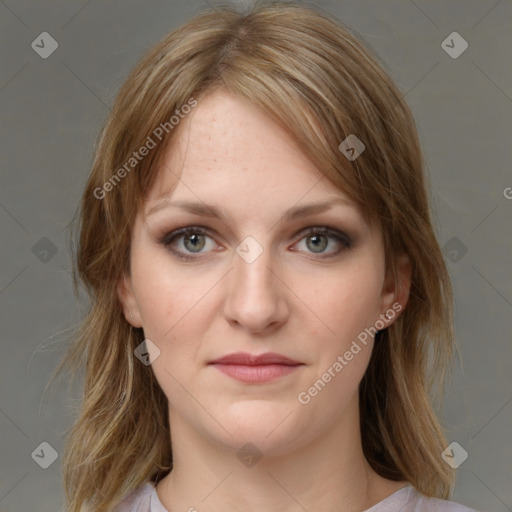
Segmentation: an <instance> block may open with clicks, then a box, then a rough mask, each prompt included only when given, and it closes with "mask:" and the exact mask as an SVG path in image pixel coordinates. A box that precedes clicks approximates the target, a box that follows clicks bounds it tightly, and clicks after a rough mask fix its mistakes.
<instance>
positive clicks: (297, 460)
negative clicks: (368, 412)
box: [157, 395, 406, 512]
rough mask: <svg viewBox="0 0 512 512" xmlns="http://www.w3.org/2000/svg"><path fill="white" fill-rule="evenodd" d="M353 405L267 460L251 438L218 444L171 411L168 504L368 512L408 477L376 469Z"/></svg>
mask: <svg viewBox="0 0 512 512" xmlns="http://www.w3.org/2000/svg"><path fill="white" fill-rule="evenodd" d="M356 398H357V395H356ZM347 409H348V410H346V411H345V413H346V414H343V415H342V416H340V418H339V421H338V422H337V423H336V424H335V426H334V428H333V429H332V430H330V431H328V432H325V433H322V435H317V437H316V438H315V439H313V440H312V441H310V442H307V443H305V444H302V445H301V446H297V447H296V448H295V449H293V450H290V451H287V452H286V453H281V454H276V452H275V451H274V452H272V453H263V454H261V457H260V458H258V455H260V453H259V452H258V454H256V453H255V452H254V451H252V453H251V449H249V450H248V451H247V452H246V453H241V452H240V447H241V446H243V445H244V444H245V443H243V442H242V443H240V444H239V445H237V446H225V445H220V444H217V443H215V442H212V440H211V438H210V439H209V438H207V437H205V436H204V435H202V434H201V433H199V432H197V431H196V430H194V429H191V428H190V426H189V425H188V424H186V423H185V422H184V421H183V419H182V418H180V417H179V416H177V415H176V414H173V411H171V414H170V420H171V422H170V426H171V432H172V436H173V440H175V441H176V442H173V469H172V471H171V473H169V474H168V475H167V476H166V477H165V478H164V479H163V480H161V481H160V482H159V483H158V484H157V492H158V496H159V498H160V501H161V502H162V504H163V505H164V506H165V507H166V508H167V509H168V510H169V511H170V512H174V511H178V510H187V511H190V512H194V511H195V510H196V511H198V512H200V511H202V510H206V509H207V510H208V511H209V512H221V511H222V512H226V511H235V510H244V511H246V512H253V511H260V510H265V511H268V512H288V511H290V512H291V511H292V510H293V511H297V510H299V508H302V509H303V510H322V511H325V512H335V511H336V512H340V511H347V512H349V511H350V512H356V511H357V512H361V511H364V510H366V509H367V508H370V507H371V506H373V505H374V504H375V503H378V502H379V501H381V500H383V499H384V498H385V497H387V496H389V495H390V494H392V493H393V492H395V491H396V490H398V489H399V488H401V487H403V486H404V485H405V484H406V482H391V481H389V480H386V479H384V478H382V477H380V476H379V475H377V474H376V473H375V472H374V471H373V470H372V468H371V467H370V465H369V464H368V462H367V461H366V459H365V457H364V455H363V452H362V448H361V439H360V433H359V410H358V408H357V402H356V403H355V407H351V408H350V407H349V408H347ZM349 411H352V412H349ZM244 455H245V456H244ZM240 459H242V460H240Z"/></svg>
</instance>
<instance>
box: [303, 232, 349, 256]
mask: <svg viewBox="0 0 512 512" xmlns="http://www.w3.org/2000/svg"><path fill="white" fill-rule="evenodd" d="M332 240H334V243H331V244H330V242H331V241H332ZM298 245H299V246H302V247H304V246H305V247H306V250H307V251H311V252H312V253H314V254H324V253H325V252H326V251H325V250H326V248H327V247H329V245H331V246H332V245H334V246H336V245H338V246H340V245H341V246H342V247H341V249H338V250H336V248H334V250H331V251H329V255H332V254H333V253H334V254H337V253H338V252H340V251H341V250H343V248H349V247H350V246H351V240H350V238H349V237H348V236H347V235H345V234H344V233H338V232H337V231H335V230H332V229H330V228H313V229H310V230H309V231H308V232H307V233H306V236H304V237H303V238H301V240H300V242H299V244H298Z"/></svg>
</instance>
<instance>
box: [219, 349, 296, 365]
mask: <svg viewBox="0 0 512 512" xmlns="http://www.w3.org/2000/svg"><path fill="white" fill-rule="evenodd" d="M214 363H218V364H240V365H247V366H258V365H264V364H285V365H289V366H292V365H298V364H303V363H301V362H300V361H295V360H293V359H290V358H289V357H286V356H283V355H281V354H276V353H274V352H266V353H264V354H259V355H253V354H249V353H247V352H236V353H233V354H228V355H226V356H223V357H220V358H219V359H215V360H214V361H210V363H209V364H214Z"/></svg>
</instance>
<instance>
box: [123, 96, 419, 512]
mask: <svg viewBox="0 0 512 512" xmlns="http://www.w3.org/2000/svg"><path fill="white" fill-rule="evenodd" d="M179 128H180V130H179V131H178V132H177V133H176V134H175V137H174V138H173V140H172V142H171V144H170V146H169V147H168V148H167V151H166V154H165V159H164V162H163V165H162V168H161V169H159V172H158V176H157V180H156V181H155V184H154V186H153V187H152V189H151V191H150V193H149V195H148V197H147V202H146V208H145V210H144V212H139V214H138V216H137V219H136V222H135V225H134V229H133V234H132V244H131V249H130V250H131V267H130V274H129V275H125V276H123V278H122V280H121V281H120V282H119V286H118V295H119V299H120V301H121V303H122V305H123V308H124V313H125V317H126V319H127V321H128V322H130V323H131V324H132V325H133V326H135V327H143V329H144V334H145V337H146V338H149V339H150V340H151V341H152V342H153V343H154V344H155V345H156V346H157V347H158V348H159V350H160V355H159V356H158V357H157V358H156V359H155V360H154V362H153V363H152V370H153V372H154V374H155V376H156V379H157V380H158V383H159V385H160V386H161V388H162V390H163V391H164V393H165V395H166V396H167V398H168V400H169V408H170V412H169V421H170V427H171V432H172V439H171V442H172V449H173V456H174V467H173V470H172V471H171V473H169V475H167V476H166V477H165V478H164V479H162V480H161V481H160V482H158V484H157V494H158V496H159V498H160V501H161V502H162V504H163V505H164V506H165V507H166V508H167V509H168V510H170V511H179V510H183V511H185V510H194V508H195V509H197V510H199V511H201V510H208V511H209V512H220V511H223V512H225V511H226V510H244V511H248V512H251V511H261V510H265V511H268V512H272V511H276V512H277V511H279V512H287V511H292V510H293V511H296V510H302V508H301V507H304V508H305V509H306V510H310V511H312V510H322V511H326V512H330V511H337V512H338V511H340V510H344V511H363V510H365V509H367V508H369V507H371V506H372V505H374V504H375V503H377V502H379V501H381V500H383V499H384V498H386V497H387V496H389V495H390V494H392V493H393V492H395V491H397V490H398V489H400V488H401V487H403V486H404V485H406V484H407V482H392V481H390V480H387V479H384V478H382V477H380V476H378V475H377V474H376V473H375V472H374V471H373V470H372V469H371V467H370V466H369V464H368V463H367V461H366V459H365V458H364V456H363V453H362V448H361V439H360V433H359V410H358V385H359V382H360V381H361V378H362V377H363V374H364V372H365V370H366V367H367V364H368V361H369V357H370V354H371V349H372V346H373V339H372V338H370V339H369V342H368V344H367V346H363V345H361V347H362V349H361V351H360V352H359V353H358V354H357V355H355V356H354V357H353V359H352V360H351V361H350V362H349V363H348V364H347V365H346V366H344V368H343V370H342V371H340V372H338V373H336V376H335V377H334V378H333V379H332V380H331V382H329V383H328V384H327V385H326V386H325V387H324V388H323V389H322V390H321V392H319V393H318V394H317V395H316V396H314V397H312V398H311V401H310V402H309V403H308V404H306V405H302V404H301V403H300V402H299V401H298V399H297V396H298V394H299V393H300V392H301V391H307V390H308V389H309V388H310V387H311V386H312V385H313V383H314V382H315V381H317V380H318V379H319V378H321V376H322V374H323V373H324V372H326V371H327V369H328V368H329V367H332V365H333V364H334V362H335V361H336V360H337V357H338V356H339V355H343V354H344V353H345V352H346V351H347V350H348V349H349V348H350V346H351V343H352V341H353V340H355V339H356V338H357V335H358V334H359V333H361V332H362V331H363V330H364V329H365V327H370V326H374V325H375V322H376V320H378V319H380V318H382V317H381V315H383V314H384V313H386V311H387V310H389V309H390V308H391V307H392V305H393V304H394V303H397V302H398V303H399V304H400V305H401V306H402V309H403V308H405V305H406V302H407V297H408V294H409V288H410V265H409V263H408V261H407V258H406V257H405V256H402V257H401V258H399V259H398V265H399V274H400V281H401V284H402V286H400V287H398V288H396V289H395V286H394V283H393V280H392V279H391V277H390V276H386V275H385V268H384V248H383V241H382V234H381V231H380V228H379V227H378V226H377V225H375V224H372V225H368V224H366V223H365V222H364V220H363V217H362V215H361V213H360V211H359V210H358V209H357V207H356V206H355V205H354V204H353V203H351V202H350V201H349V200H348V197H347V196H346V195H345V194H343V192H342V191H341V190H339V189H338V188H337V187H336V186H334V185H333V184H332V183H331V182H329V181H328V180H327V179H326V178H324V177H323V176H322V174H321V173H320V172H319V171H318V169H316V168H315V166H314V165H313V164H312V163H311V162H310V161H309V160H308V159H307V158H306V157H305V156H304V154H303V153H302V152H301V151H300V148H299V147H298V146H297V144H296V143H295V142H294V140H293V139H292V138H291V137H290V135H289V134H288V133H287V132H286V131H284V130H283V129H282V128H280V127H279V126H278V125H277V124H275V123H274V122H273V121H272V120H270V119H269V118H268V117H266V116H265V115H264V114H263V113H261V112H260V111H258V110H256V109H254V107H252V106H250V105H248V104H247V103H245V102H243V101H241V100H238V99H235V98H234V97H232V96H230V95H229V94H228V93H227V92H225V91H222V90H217V91H214V92H211V91H210V92H209V93H208V94H207V95H206V96H203V97H202V98H201V99H200V101H199V104H198V106H197V107H196V108H195V109H194V110H193V111H192V112H191V114H189V115H188V116H187V117H186V118H185V119H183V120H182V121H181V124H180V126H179ZM332 198H337V199H341V200H343V202H344V204H343V205H336V206H333V207H332V208H331V209H329V210H327V211H325V212H323V213H317V214H314V215H310V216H308V217H304V218H300V219H296V220H293V221H289V220H284V219H283V215H284V212H285V211H286V210H287V209H289V208H293V207H296V206H302V205H304V204H310V203H318V202H322V201H329V200H331V199H332ZM170 200H172V201H175V200H183V201H198V202H201V203H207V204H209V205H214V206H216V207H219V208H221V209H222V210H223V211H224V212H225V214H226V215H227V219H228V220H226V222H224V221H222V220H219V219H216V218H208V217H204V216H200V215H197V214H194V213H191V212H188V211H185V210H183V209H180V208H177V207H173V206H170V205H169V204H168V203H169V201H170ZM156 205H160V206H162V207H161V208H158V207H157V206H156ZM163 205H165V206H163ZM155 207H156V208H155ZM151 209H153V210H154V211H153V212H151V213H149V211H150V210H151ZM198 225H200V226H204V227H205V228H208V230H209V234H208V235H207V236H206V237H204V238H201V236H199V237H198V238H197V237H196V238H195V239H194V241H195V245H194V244H193V243H190V242H191V241H190V240H189V241H187V243H186V244H185V242H186V240H185V238H184V237H183V236H182V237H181V238H178V239H176V240H175V241H174V243H173V244H172V245H171V246H170V247H166V246H165V245H163V244H161V243H159V240H160V239H161V238H162V237H164V236H165V235H166V234H168V233H170V232H172V231H174V230H176V229H178V228H181V227H185V226H198ZM322 226H330V227H331V228H333V229H336V230H338V231H339V232H341V233H347V234H349V235H351V236H352V238H353V244H352V246H351V247H348V248H347V247H346V246H345V245H344V244H343V243H340V242H338V241H337V240H336V238H334V237H332V236H331V235H328V236H326V237H325V238H324V237H322V235H320V237H319V238H318V235H316V238H315V233H310V234H304V233H302V231H303V230H304V229H306V228H309V227H312V228H318V227H322ZM247 236H251V237H253V238H254V239H255V240H256V241H257V243H258V244H259V245H260V246H261V248H262V250H263V252H262V253H261V254H260V255H259V257H257V258H256V259H255V260H254V261H252V262H251V263H248V262H247V261H246V260H244V259H243V258H242V257H240V256H239V255H238V254H237V252H236V248H237V247H238V246H239V244H240V243H241V242H242V241H243V240H244V239H245V237H247ZM203 242H204V245H201V244H203ZM312 242H317V245H315V244H314V243H312ZM171 247H172V248H174V250H176V251H178V252H181V253H184V254H188V255H191V256H192V257H194V258H196V259H193V260H190V261H183V260H181V259H179V258H178V257H177V256H176V255H174V254H173V253H172V252H171ZM194 248H195V249H194ZM315 248H316V249H315ZM194 250H195V251H199V252H198V253H197V252H194ZM252 250H253V249H251V251H252ZM251 254H254V253H251ZM397 317H398V314H397V315H395V316H394V318H393V319H392V320H390V321H388V322H387V324H386V325H390V324H391V323H392V322H393V321H395V320H396V318H397ZM238 351H241V352H250V353H252V354H261V353H264V352H277V353H279V354H283V355H285V356H287V357H290V358H292V359H295V360H298V361H300V362H302V363H304V364H303V365H302V366H300V367H299V368H298V369H297V370H295V371H294V372H293V373H292V374H290V375H287V376H285V377H282V378H280V379H278V380H276V381H273V382H266V383H262V384H247V383H242V382H239V381H237V380H235V379H233V378H231V377H229V376H227V375H225V374H223V373H221V372H220V371H218V370H217V369H216V368H214V367H213V366H210V365H208V362H209V361H211V360H213V359H215V358H219V357H221V356H223V355H226V354H229V353H232V352H238ZM248 442H250V443H252V445H254V446H255V447H256V448H257V450H258V453H259V454H261V458H260V459H259V460H258V461H257V462H256V463H255V464H254V465H252V466H250V467H249V466H246V465H244V464H242V462H241V461H240V460H239V458H238V457H237V452H238V450H239V449H240V448H241V447H242V446H243V445H245V444H246V443H248ZM203 500H204V501H203ZM299 504H300V505H299ZM191 507H194V508H191Z"/></svg>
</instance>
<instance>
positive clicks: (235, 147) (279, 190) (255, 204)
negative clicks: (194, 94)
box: [147, 90, 355, 212]
mask: <svg viewBox="0 0 512 512" xmlns="http://www.w3.org/2000/svg"><path fill="white" fill-rule="evenodd" d="M327 196H329V198H332V197H333V196H335V197H339V198H342V199H343V200H344V201H345V202H346V203H348V204H352V205H353V206H354V207H355V205H354V204H353V203H352V202H351V201H350V200H349V198H348V196H347V195H345V194H344V193H343V192H342V191H341V190H340V189H339V188H338V187H336V186H335V185H334V184H333V183H332V182H330V181H329V180H328V179H327V178H326V177H325V176H324V175H323V173H322V172H321V171H320V170H319V169H318V168H317V167H315V165H314V164H313V163H312V162H311V161H310V160H309V159H308V158H307V157H306V155H305V154H304V153H303V152H302V151H301V149H300V147H299V146H298V144H297V143H296V141H295V140H294V139H293V137H292V136H291V135H290V134H289V133H288V132H287V131H286V130H285V129H284V128H283V127H281V126H280V125H279V124H277V123H276V122H274V121H273V120H272V119H270V118H269V117H268V116H266V115H265V114H264V113H263V112H261V111H260V110H258V109H257V108H256V107H254V106H252V105H250V104H249V103H247V102H246V101H243V100H241V99H238V98H235V97H234V96H232V95H230V94H229V93H228V92H226V91H224V90H216V91H213V92H210V93H207V94H206V95H205V96H203V97H201V98H200V100H199V102H198V106H197V107H196V108H195V109H194V110H193V111H192V112H191V113H190V114H189V115H188V116H186V117H185V118H184V119H182V120H181V121H180V126H179V130H178V131H177V133H176V134H174V136H173V138H172V139H171V141H170V143H169V145H168V147H167V148H166V150H165V153H164V155H163V158H162V160H161V165H160V168H159V170H158V173H157V176H156V179H155V181H154V184H153V187H152V188H151V190H150V193H149V194H148V201H147V202H148V203H154V202H155V201H157V200H159V199H161V198H170V197H173V199H174V198H179V199H186V200H194V201H204V202H217V203H221V204H230V203H233V202H238V203H241V202H242V203H243V204H244V206H245V208H246V209H251V210H253V211H256V212H257V211H260V210H261V208H262V206H263V205H264V204H265V205H267V206H270V205H271V204H273V203H275V202H280V203H281V204H284V203H286V204H288V203H296V202H298V201H300V200H301V199H302V198H304V201H306V202H310V201H313V200H320V199H321V200H324V199H326V197H327ZM262 201H263V202H262Z"/></svg>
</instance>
